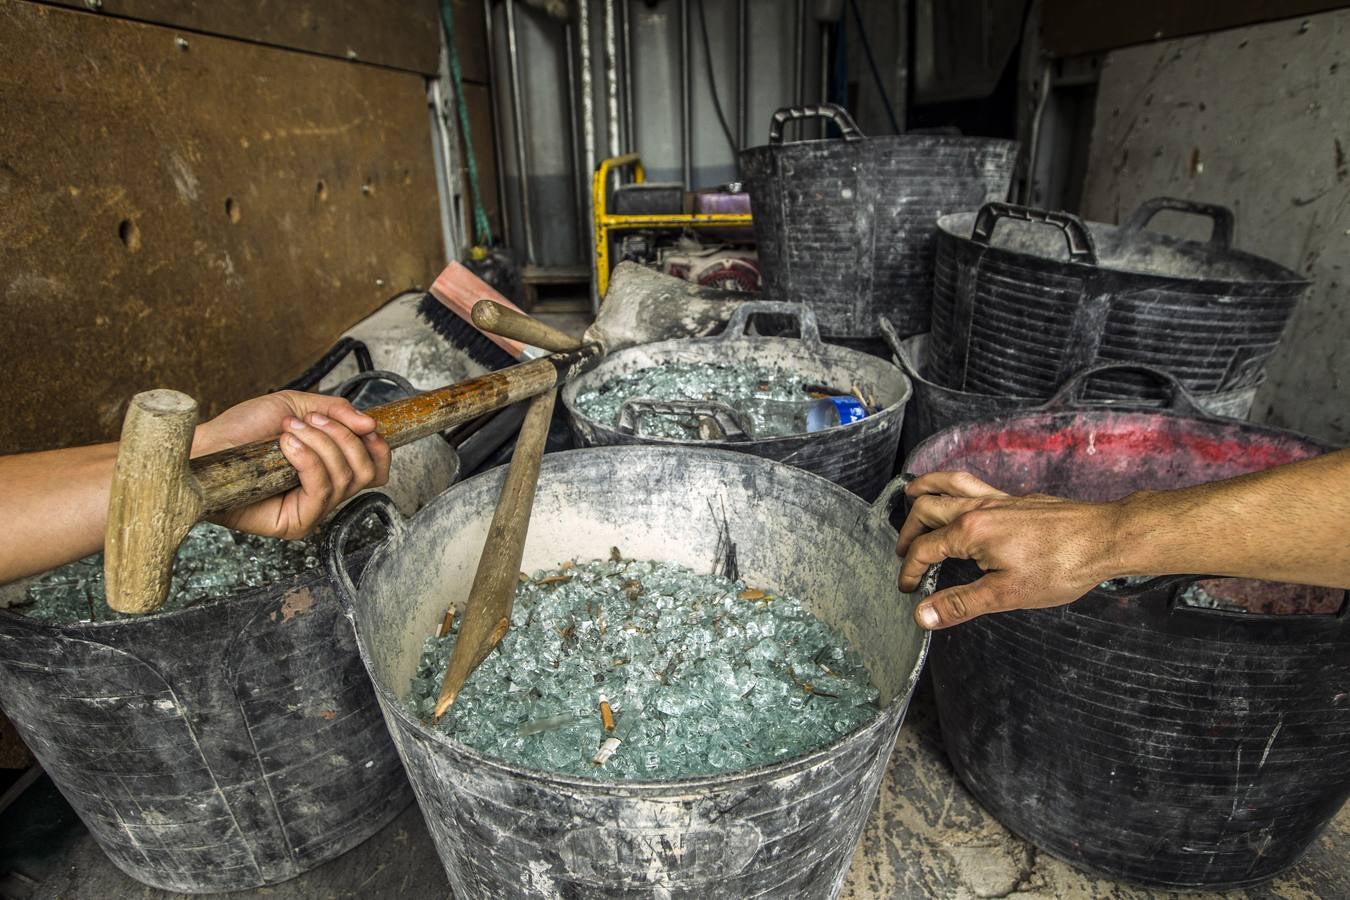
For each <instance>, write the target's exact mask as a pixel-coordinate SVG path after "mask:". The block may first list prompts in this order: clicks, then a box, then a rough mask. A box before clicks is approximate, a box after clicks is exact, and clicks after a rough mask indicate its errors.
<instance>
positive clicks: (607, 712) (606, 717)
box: [600, 694, 614, 731]
mask: <svg viewBox="0 0 1350 900" xmlns="http://www.w3.org/2000/svg"><path fill="white" fill-rule="evenodd" d="M600 724H601V725H603V726H605V730H606V731H613V730H614V710H613V709H612V708H611V707H610V705H609V698H608V697H606V696H605V695H604V694H601V695H600Z"/></svg>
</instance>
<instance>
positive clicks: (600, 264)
mask: <svg viewBox="0 0 1350 900" xmlns="http://www.w3.org/2000/svg"><path fill="white" fill-rule="evenodd" d="M629 167H631V168H632V170H633V183H634V184H642V183H643V181H644V180H645V178H646V175H645V173H644V172H643V169H642V159H641V157H640V156H639V155H638V154H636V153H626V154H624V155H623V156H615V157H611V158H610V159H606V160H605V161H603V162H602V163H600V165H599V166H598V167H597V168H596V170H595V177H594V178H593V179H592V181H591V201H592V209H593V210H594V214H595V246H594V253H593V254H592V259H593V265H594V269H595V290H596V294H597V295H598V296H599V297H601V298H602V299H603V298H604V296H605V292H606V291H608V290H609V273H610V270H611V269H612V268H613V261H612V259H611V256H612V254H611V247H612V240H613V238H614V236H615V235H616V234H617V233H619V232H624V231H640V230H663V231H683V230H684V229H708V228H718V229H726V228H735V227H742V228H745V227H748V226H749V225H750V224H751V218H750V215H749V214H748V213H746V214H738V213H679V214H668V213H667V214H655V213H653V214H638V215H618V214H612V213H610V212H609V191H608V186H609V180H610V174H611V173H613V172H616V171H619V170H622V169H626V168H629Z"/></svg>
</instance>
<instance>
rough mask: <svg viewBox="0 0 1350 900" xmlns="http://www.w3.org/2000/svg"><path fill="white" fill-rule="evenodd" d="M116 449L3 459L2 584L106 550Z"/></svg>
mask: <svg viewBox="0 0 1350 900" xmlns="http://www.w3.org/2000/svg"><path fill="white" fill-rule="evenodd" d="M116 459H117V445H116V444H95V445H93V446H89V447H71V448H68V449H65V450H49V451H46V452H44V453H24V454H20V455H17V456H6V457H0V520H3V524H2V525H0V528H3V533H4V538H3V539H0V584H3V583H5V582H8V581H13V580H14V579H16V578H22V577H24V576H25V575H35V574H37V573H38V572H45V571H46V570H47V569H50V568H52V567H53V566H59V565H61V564H63V563H67V562H70V561H71V560H75V559H79V558H80V557H82V556H87V555H88V554H90V553H94V552H95V551H97V550H100V549H102V547H103V527H104V523H105V522H106V521H107V516H108V485H109V484H110V482H111V480H112V467H113V462H114V461H115V460H116Z"/></svg>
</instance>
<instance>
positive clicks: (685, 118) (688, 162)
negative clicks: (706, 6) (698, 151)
mask: <svg viewBox="0 0 1350 900" xmlns="http://www.w3.org/2000/svg"><path fill="white" fill-rule="evenodd" d="M690 68H691V67H690V65H689V0H680V159H681V161H682V163H683V166H684V187H685V190H688V189H689V186H690V185H691V184H692V183H693V180H694V179H693V165H694V136H693V134H692V133H691V129H690V116H689V96H690V94H692V93H693V87H692V86H691V85H690V79H691V76H692V75H693V73H692V72H690Z"/></svg>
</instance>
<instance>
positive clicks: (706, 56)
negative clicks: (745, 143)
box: [698, 0, 741, 155]
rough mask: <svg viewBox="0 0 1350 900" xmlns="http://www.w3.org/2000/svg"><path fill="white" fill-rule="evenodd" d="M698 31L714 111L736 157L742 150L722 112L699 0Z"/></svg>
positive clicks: (705, 19) (705, 16) (705, 17)
mask: <svg viewBox="0 0 1350 900" xmlns="http://www.w3.org/2000/svg"><path fill="white" fill-rule="evenodd" d="M698 29H699V31H701V32H702V33H703V63H704V65H706V66H707V67H708V87H709V88H710V89H711V91H712V101H713V109H715V110H717V121H718V122H720V123H722V133H723V134H725V135H726V136H727V143H728V144H730V145H731V152H732V154H733V155H735V154H737V153H740V152H741V148H740V147H737V146H736V139H735V138H734V137H732V136H731V126H730V125H728V124H727V117H726V115H725V114H723V112H722V101H721V100H719V99H718V97H717V78H716V77H715V76H714V75H713V64H712V51H711V50H709V49H708V16H707V14H706V13H705V12H704V11H703V0H698Z"/></svg>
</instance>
